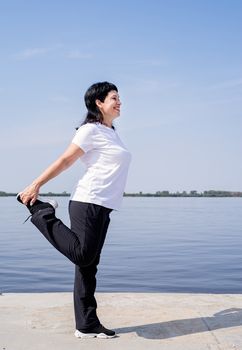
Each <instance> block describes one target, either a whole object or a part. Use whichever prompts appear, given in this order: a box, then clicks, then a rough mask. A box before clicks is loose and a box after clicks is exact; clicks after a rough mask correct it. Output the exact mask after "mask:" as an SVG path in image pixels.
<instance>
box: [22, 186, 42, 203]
mask: <svg viewBox="0 0 242 350" xmlns="http://www.w3.org/2000/svg"><path fill="white" fill-rule="evenodd" d="M39 189H40V186H38V185H37V184H35V183H32V184H31V185H29V186H27V187H26V188H25V189H24V190H23V191H21V192H20V193H19V195H20V198H21V201H22V202H23V204H25V205H27V204H30V205H33V204H34V202H35V201H36V199H37V197H38V195H39Z"/></svg>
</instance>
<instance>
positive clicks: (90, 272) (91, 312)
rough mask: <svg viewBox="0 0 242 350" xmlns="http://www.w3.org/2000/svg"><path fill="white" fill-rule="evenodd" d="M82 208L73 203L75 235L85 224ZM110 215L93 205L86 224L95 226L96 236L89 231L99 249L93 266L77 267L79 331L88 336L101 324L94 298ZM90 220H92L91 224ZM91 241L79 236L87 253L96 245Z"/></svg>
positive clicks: (86, 237)
mask: <svg viewBox="0 0 242 350" xmlns="http://www.w3.org/2000/svg"><path fill="white" fill-rule="evenodd" d="M79 204H80V203H78V202H70V207H69V208H70V219H71V229H72V231H73V232H78V231H79V230H80V225H81V223H80V221H81V222H82V221H83V217H82V215H81V213H80V211H81V207H80V205H79ZM97 209H98V210H97ZM110 211H111V210H109V209H107V208H103V207H99V206H96V205H93V204H91V210H90V211H89V218H86V220H85V222H86V224H87V225H90V224H91V225H93V232H91V233H90V231H89V232H88V234H90V236H92V235H95V236H96V240H97V241H98V242H99V245H98V248H97V250H96V258H95V260H93V262H92V263H91V264H89V265H88V266H80V265H76V268H75V284H74V309H75V318H76V329H79V330H81V331H83V332H88V331H89V330H90V329H93V328H95V327H96V326H98V325H100V321H99V319H98V317H97V314H96V309H97V303H96V299H95V297H94V293H95V290H96V273H97V266H98V264H99V260H100V254H101V250H102V247H103V244H104V241H105V237H106V233H107V229H108V225H109V222H110V219H109V213H110ZM90 218H91V219H92V220H91V221H90ZM89 221H90V222H89ZM92 223H94V224H92ZM95 223H96V224H95ZM79 232H80V231H79ZM82 232H83V231H82ZM89 238H90V237H88V236H85V235H82V237H80V233H79V239H80V240H81V241H82V244H83V245H85V246H86V249H87V251H89V250H90V249H91V248H92V247H91V248H90V247H89V245H92V239H91V240H89ZM93 256H94V254H93Z"/></svg>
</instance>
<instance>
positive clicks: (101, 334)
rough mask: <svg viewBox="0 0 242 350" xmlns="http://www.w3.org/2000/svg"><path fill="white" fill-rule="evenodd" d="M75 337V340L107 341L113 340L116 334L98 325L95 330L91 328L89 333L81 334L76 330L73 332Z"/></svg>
mask: <svg viewBox="0 0 242 350" xmlns="http://www.w3.org/2000/svg"><path fill="white" fill-rule="evenodd" d="M75 337H77V338H102V339H108V338H114V337H116V334H115V332H114V331H111V330H110V329H107V328H105V327H104V326H103V325H101V324H100V325H99V326H97V327H96V328H93V329H92V330H90V331H88V332H87V331H85V332H82V331H81V330H79V329H77V330H76V331H75Z"/></svg>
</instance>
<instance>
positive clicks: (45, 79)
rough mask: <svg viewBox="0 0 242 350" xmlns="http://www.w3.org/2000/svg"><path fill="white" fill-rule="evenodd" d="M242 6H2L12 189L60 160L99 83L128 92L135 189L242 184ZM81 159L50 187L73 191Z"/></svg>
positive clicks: (5, 151) (177, 2)
mask: <svg viewBox="0 0 242 350" xmlns="http://www.w3.org/2000/svg"><path fill="white" fill-rule="evenodd" d="M241 33H242V1H236V0H230V1H229V0H227V1H223V0H222V1H221V0H220V1H218V0H209V1H208V0H203V1H201V0H197V1H189V0H170V1H163V0H160V1H158V0H149V1H144V0H139V1H138V0H133V1H132V0H124V1H120V2H117V1H115V2H114V1H109V0H102V1H97V0H93V1H91V2H88V1H82V0H79V1H77V0H76V1H75V0H69V1H67V0H65V1H61V0H58V1H57V0H52V1H46V0H42V1H35V0H33V1H28V0H26V1H21V0H18V1H17V0H8V1H7V0H6V1H4V0H3V1H1V2H0V39H1V45H0V62H1V64H0V77H1V78H0V100H1V103H0V114H1V138H0V147H1V177H0V180H1V181H0V190H3V191H20V190H22V189H23V188H24V187H25V186H26V185H28V184H29V183H30V182H31V181H32V180H33V179H34V178H35V177H36V176H38V175H39V174H40V172H41V171H42V170H44V169H45V168H46V167H47V166H48V165H49V164H50V163H51V162H52V161H54V160H55V158H56V157H58V156H59V155H60V154H61V153H62V152H63V151H64V149H65V148H66V147H67V146H68V144H69V143H70V141H71V139H72V137H73V134H74V128H75V126H76V125H78V124H79V122H80V121H81V120H82V119H83V116H84V114H85V107H84V103H83V94H84V93H85V91H86V89H87V88H88V87H89V86H90V85H91V84H92V83H94V82H97V81H103V80H108V81H111V82H114V83H115V84H116V85H117V86H118V87H119V92H120V96H121V100H122V103H123V104H122V113H121V116H120V118H119V120H117V122H116V127H117V130H118V132H119V134H120V136H121V137H122V139H123V140H124V142H125V143H126V145H127V147H128V148H129V149H130V151H131V153H132V156H133V159H132V165H131V168H130V172H129V178H128V182H127V186H126V191H127V192H136V191H144V192H146V191H149V192H155V191H159V190H169V191H183V190H186V191H190V190H198V191H204V190H209V189H221V190H239V191H242V161H241V154H242V137H241V130H242V128H241V127H242V114H241V113H242V112H241V111H242V108H241V107H242V103H241V92H242V69H241V68H242V46H241V42H242V37H241V36H242V35H241ZM82 173H83V168H82V166H81V164H80V162H77V163H76V164H75V165H74V166H73V167H72V168H71V169H69V170H67V172H65V173H63V174H61V175H60V176H59V177H58V178H56V179H54V180H52V181H50V182H49V183H48V184H46V185H45V186H44V187H43V189H42V190H43V191H64V190H66V191H71V190H72V188H73V186H74V185H75V183H76V182H77V180H78V178H79V176H80V175H81V174H82Z"/></svg>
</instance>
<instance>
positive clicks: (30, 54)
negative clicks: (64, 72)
mask: <svg viewBox="0 0 242 350" xmlns="http://www.w3.org/2000/svg"><path fill="white" fill-rule="evenodd" d="M61 47H62V45H54V46H53V47H33V48H28V49H25V50H23V51H20V52H18V53H16V54H14V55H12V57H13V58H14V59H16V60H23V61H24V60H29V59H32V58H35V57H40V56H46V55H47V54H48V53H50V52H51V51H55V50H57V49H59V48H61Z"/></svg>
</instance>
